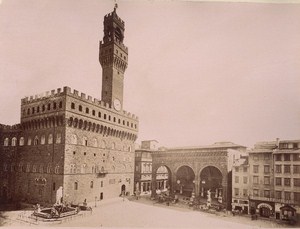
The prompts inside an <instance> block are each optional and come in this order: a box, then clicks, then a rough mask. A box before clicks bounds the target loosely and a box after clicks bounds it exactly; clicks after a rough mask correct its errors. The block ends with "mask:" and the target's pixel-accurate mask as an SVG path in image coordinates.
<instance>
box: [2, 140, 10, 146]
mask: <svg viewBox="0 0 300 229" xmlns="http://www.w3.org/2000/svg"><path fill="white" fill-rule="evenodd" d="M8 142H9V139H8V138H5V139H4V143H3V145H4V146H8Z"/></svg>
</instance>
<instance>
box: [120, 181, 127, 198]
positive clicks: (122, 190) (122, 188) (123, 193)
mask: <svg viewBox="0 0 300 229" xmlns="http://www.w3.org/2000/svg"><path fill="white" fill-rule="evenodd" d="M125 193H126V186H125V184H123V185H122V186H121V195H123V196H125Z"/></svg>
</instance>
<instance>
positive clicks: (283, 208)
mask: <svg viewBox="0 0 300 229" xmlns="http://www.w3.org/2000/svg"><path fill="white" fill-rule="evenodd" d="M279 209H280V210H282V211H294V212H295V211H297V210H296V209H295V208H293V207H292V206H290V205H284V206H282V207H281V208H279Z"/></svg>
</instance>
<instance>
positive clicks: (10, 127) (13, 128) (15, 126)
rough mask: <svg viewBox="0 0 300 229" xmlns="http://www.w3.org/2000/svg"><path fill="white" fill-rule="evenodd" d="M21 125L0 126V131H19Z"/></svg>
mask: <svg viewBox="0 0 300 229" xmlns="http://www.w3.org/2000/svg"><path fill="white" fill-rule="evenodd" d="M20 128H21V124H14V125H4V124H0V129H2V130H20Z"/></svg>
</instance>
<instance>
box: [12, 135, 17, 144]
mask: <svg viewBox="0 0 300 229" xmlns="http://www.w3.org/2000/svg"><path fill="white" fill-rule="evenodd" d="M11 145H12V146H16V145H17V138H16V137H13V138H12V139H11Z"/></svg>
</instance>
